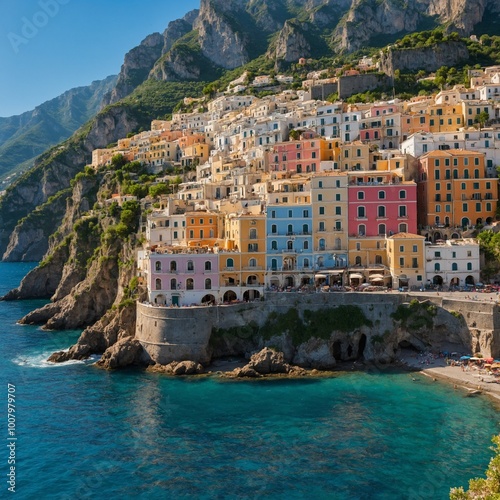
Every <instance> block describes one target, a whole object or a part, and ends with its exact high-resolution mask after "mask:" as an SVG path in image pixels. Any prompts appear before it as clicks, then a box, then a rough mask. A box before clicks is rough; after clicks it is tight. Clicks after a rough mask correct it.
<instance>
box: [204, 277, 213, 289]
mask: <svg viewBox="0 0 500 500" xmlns="http://www.w3.org/2000/svg"><path fill="white" fill-rule="evenodd" d="M211 289H212V280H211V279H210V278H206V279H205V290H211Z"/></svg>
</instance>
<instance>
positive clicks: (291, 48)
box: [269, 21, 311, 68]
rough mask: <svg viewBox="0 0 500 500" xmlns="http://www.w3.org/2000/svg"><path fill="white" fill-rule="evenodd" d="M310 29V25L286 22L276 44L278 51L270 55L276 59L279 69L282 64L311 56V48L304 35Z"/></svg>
mask: <svg viewBox="0 0 500 500" xmlns="http://www.w3.org/2000/svg"><path fill="white" fill-rule="evenodd" d="M308 29H309V25H308V24H301V23H299V22H297V21H286V22H285V25H284V26H283V29H282V30H281V31H280V34H279V37H278V40H277V42H276V50H275V51H274V52H271V53H270V54H269V55H270V56H271V57H273V58H274V59H276V64H277V67H278V68H280V63H282V62H284V63H291V62H295V61H298V60H299V59H300V58H301V57H310V56H311V46H310V44H309V42H308V41H307V39H306V37H305V34H304V32H307V31H308Z"/></svg>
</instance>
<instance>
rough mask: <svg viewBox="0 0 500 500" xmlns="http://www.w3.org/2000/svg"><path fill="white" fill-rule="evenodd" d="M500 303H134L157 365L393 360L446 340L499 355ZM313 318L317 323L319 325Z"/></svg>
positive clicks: (384, 298)
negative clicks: (275, 355)
mask: <svg viewBox="0 0 500 500" xmlns="http://www.w3.org/2000/svg"><path fill="white" fill-rule="evenodd" d="M499 312H500V310H499V307H498V305H496V304H493V303H486V302H478V301H467V300H451V299H447V298H443V297H439V296H432V297H430V298H429V297H427V296H422V297H419V296H415V295H411V296H410V295H408V294H386V293H366V292H365V293H317V294H300V293H268V294H266V296H265V300H264V301H261V302H252V303H242V304H236V305H230V306H212V307H192V308H161V307H155V306H150V305H146V304H138V305H137V323H136V338H137V339H138V340H139V341H140V342H141V344H142V346H143V347H144V350H145V352H146V353H147V354H146V355H147V356H148V357H149V358H150V360H153V361H155V362H157V363H160V364H167V363H170V362H171V361H180V360H192V361H196V362H199V363H202V364H207V363H209V362H210V360H211V359H212V358H216V357H222V356H231V355H249V353H250V352H252V350H255V349H259V348H262V347H264V346H266V345H267V346H272V347H276V348H277V349H279V350H281V351H283V352H284V353H285V359H286V361H287V362H292V363H296V364H299V365H303V366H316V365H322V364H326V365H328V366H331V365H332V364H334V363H335V362H336V361H341V360H353V359H360V358H362V359H364V360H367V361H379V362H391V361H394V360H395V359H396V357H397V352H398V350H399V349H400V348H403V347H405V348H408V347H409V348H414V349H419V350H425V349H440V348H443V349H445V348H448V346H449V345H451V346H456V347H457V348H462V349H463V350H464V351H468V352H474V353H476V352H481V353H482V354H483V355H484V356H487V357H488V356H494V357H497V356H499V355H500V339H499V334H500V319H499V318H500V315H499ZM318 320H319V322H318Z"/></svg>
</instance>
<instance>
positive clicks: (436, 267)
mask: <svg viewBox="0 0 500 500" xmlns="http://www.w3.org/2000/svg"><path fill="white" fill-rule="evenodd" d="M436 271H441V264H440V263H439V262H436V263H435V264H434V272H436Z"/></svg>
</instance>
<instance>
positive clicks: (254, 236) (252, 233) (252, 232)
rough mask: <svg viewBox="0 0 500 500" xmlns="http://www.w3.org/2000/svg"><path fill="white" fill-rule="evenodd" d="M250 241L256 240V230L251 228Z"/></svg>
mask: <svg viewBox="0 0 500 500" xmlns="http://www.w3.org/2000/svg"><path fill="white" fill-rule="evenodd" d="M250 239H251V240H256V239H257V229H255V228H254V227H252V229H250Z"/></svg>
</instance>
